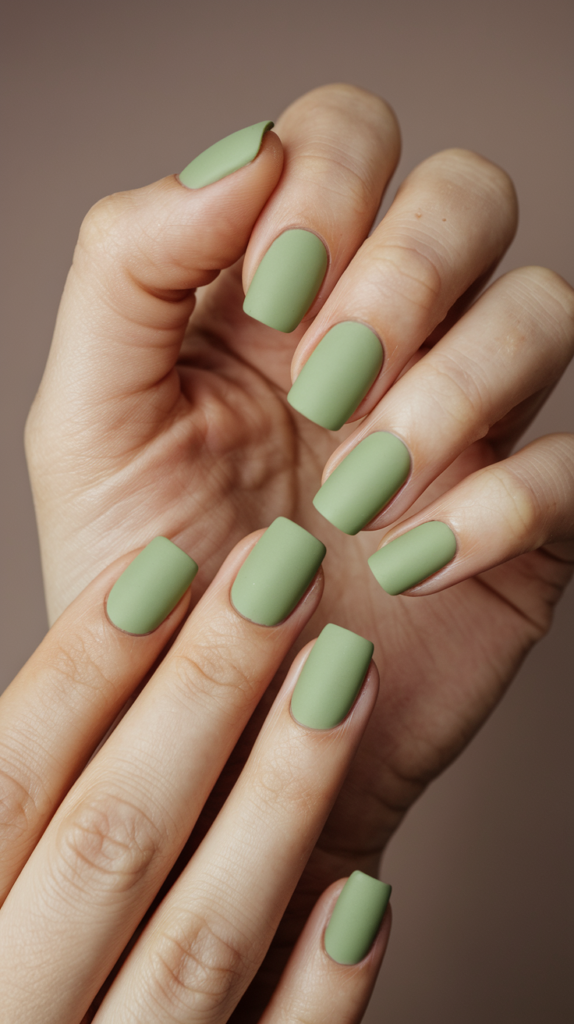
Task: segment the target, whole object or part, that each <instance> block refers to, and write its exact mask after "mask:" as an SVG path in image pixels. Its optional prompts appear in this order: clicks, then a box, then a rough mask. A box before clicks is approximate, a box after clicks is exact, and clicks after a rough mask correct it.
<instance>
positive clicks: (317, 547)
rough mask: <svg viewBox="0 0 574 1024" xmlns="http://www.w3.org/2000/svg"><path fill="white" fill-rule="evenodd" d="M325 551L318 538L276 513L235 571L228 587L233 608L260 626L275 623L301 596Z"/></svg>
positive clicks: (290, 610)
mask: <svg viewBox="0 0 574 1024" xmlns="http://www.w3.org/2000/svg"><path fill="white" fill-rule="evenodd" d="M325 552H326V548H325V545H324V544H322V543H321V541H320V540H317V538H316V537H313V535H312V534H311V533H308V532H307V530H304V529H303V527H302V526H298V525H297V523H293V522H292V521H291V520H290V519H285V518H284V517H283V516H279V518H278V519H275V520H274V522H272V523H271V526H269V527H268V528H267V529H266V531H265V533H264V534H263V535H262V536H261V537H260V538H259V540H258V541H257V544H256V545H255V547H254V548H253V550H252V551H250V552H249V554H248V556H247V558H246V559H245V561H244V563H243V565H242V566H241V568H240V570H239V572H238V573H237V576H236V578H235V583H234V584H233V586H232V588H231V602H232V604H233V606H234V608H236V610H237V611H238V612H239V614H240V615H243V616H244V618H246V619H250V620H251V622H256V623H257V624H258V625H260V626H276V625H277V624H278V623H279V622H282V621H283V619H286V618H287V616H288V615H290V614H291V612H292V611H293V609H294V608H295V606H296V605H297V604H298V603H299V601H300V600H301V598H302V597H303V594H304V593H305V591H306V590H307V587H308V586H309V584H310V583H311V581H312V580H313V577H314V576H315V574H316V573H317V570H318V568H319V566H320V565H321V562H322V561H323V559H324V557H325Z"/></svg>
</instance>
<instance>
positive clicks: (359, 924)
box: [325, 871, 391, 964]
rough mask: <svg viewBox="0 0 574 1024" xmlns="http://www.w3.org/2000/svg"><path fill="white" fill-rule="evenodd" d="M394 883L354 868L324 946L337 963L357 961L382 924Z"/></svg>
mask: <svg viewBox="0 0 574 1024" xmlns="http://www.w3.org/2000/svg"><path fill="white" fill-rule="evenodd" d="M390 896H391V886H390V885H387V883H386V882H379V880H378V878H372V877H371V875H365V874H363V872H362V871H353V874H352V875H351V876H350V878H348V879H347V881H346V882H345V885H344V887H343V889H342V890H341V894H340V896H339V899H338V900H337V902H336V903H335V909H334V910H333V913H332V914H331V920H330V921H329V924H328V925H327V929H326V931H325V949H326V950H327V953H328V954H329V956H330V957H331V959H332V960H335V961H336V962H337V963H338V964H358V963H359V962H360V961H361V960H362V959H363V957H365V956H366V955H367V953H368V952H369V950H370V948H371V946H372V945H373V942H374V941H375V938H376V935H377V932H378V930H379V928H380V927H381V923H382V920H383V917H384V915H385V910H386V909H387V906H388V903H389V899H390Z"/></svg>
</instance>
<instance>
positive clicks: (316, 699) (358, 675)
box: [291, 622, 375, 729]
mask: <svg viewBox="0 0 574 1024" xmlns="http://www.w3.org/2000/svg"><path fill="white" fill-rule="evenodd" d="M374 649H375V648H374V644H372V643H371V641H370V640H365V638H364V637H362V636H359V635H358V634H357V633H352V632H351V630H349V629H343V628H342V627H341V626H335V625H334V624H333V623H332V622H330V623H329V624H328V625H327V626H325V628H324V629H323V630H322V631H321V633H320V634H319V637H318V638H317V640H316V641H315V644H314V646H313V648H312V650H311V653H310V654H309V657H308V658H307V661H306V662H305V664H304V665H303V669H302V672H301V675H300V676H299V679H298V680H297V685H296V686H295V689H294V690H293V696H292V697H291V713H292V715H293V718H294V719H295V720H296V721H297V722H299V724H300V725H305V726H307V727H308V728H309V729H332V728H334V726H335V725H338V724H339V722H342V721H343V719H344V718H346V716H347V714H348V713H349V711H350V709H351V708H352V706H353V704H354V702H355V698H356V696H357V694H358V692H359V690H360V689H361V686H362V683H363V680H364V678H365V676H366V674H367V670H368V668H369V665H370V664H371V658H372V656H373V651H374Z"/></svg>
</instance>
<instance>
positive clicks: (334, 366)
mask: <svg viewBox="0 0 574 1024" xmlns="http://www.w3.org/2000/svg"><path fill="white" fill-rule="evenodd" d="M382 365H383V349H382V346H381V343H380V341H379V339H378V338H377V335H376V334H374V333H373V331H371V330H370V328H369V327H366V326H365V324H359V323H356V322H354V321H352V320H349V321H346V322H345V323H340V324H337V325H336V326H335V327H332V328H331V330H330V331H327V334H326V335H325V336H324V338H322V339H321V341H320V342H319V344H318V345H317V348H316V349H315V350H314V352H312V353H311V355H310V356H309V359H308V360H307V362H306V363H305V366H304V367H303V369H302V370H301V373H300V374H299V376H298V377H297V380H296V381H295V383H294V384H293V387H292V388H291V390H290V392H289V394H288V395H287V401H288V402H289V404H290V405H292V406H293V408H294V409H297V411H298V412H301V413H303V416H306V417H307V419H308V420H312V421H313V423H318V424H319V426H320V427H326V428H327V429H328V430H339V428H340V427H342V426H343V423H346V421H347V420H348V418H349V416H351V415H352V414H353V413H354V411H355V409H356V408H357V406H358V405H359V404H360V402H362V400H363V398H364V397H365V395H366V394H367V391H368V390H369V388H370V387H371V386H372V384H373V382H374V381H375V380H376V378H377V376H378V374H379V371H380V369H381V366H382Z"/></svg>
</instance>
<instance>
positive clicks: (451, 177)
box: [407, 147, 518, 221]
mask: <svg viewBox="0 0 574 1024" xmlns="http://www.w3.org/2000/svg"><path fill="white" fill-rule="evenodd" d="M429 171H430V172H431V173H435V174H436V175H437V177H438V179H439V180H440V181H441V182H442V183H443V184H444V187H445V188H447V189H448V190H449V191H451V190H452V189H453V188H454V189H455V190H456V191H455V194H456V195H459V193H460V196H461V198H462V197H463V196H466V197H467V198H468V195H469V192H470V194H471V195H472V194H474V195H475V196H476V197H477V198H480V199H481V201H482V202H483V203H484V201H487V202H491V203H493V204H494V205H495V206H496V207H497V208H500V207H501V206H502V210H503V211H505V212H506V213H507V214H510V215H511V217H512V220H513V221H514V220H515V219H516V217H517V216H518V199H517V196H516V189H515V187H514V182H513V181H512V178H511V177H510V175H509V174H507V172H506V171H505V170H504V169H503V168H502V167H499V166H498V164H495V163H493V162H492V160H488V159H487V157H484V156H481V154H480V153H475V152H474V150H471V149H463V148H458V147H453V148H451V149H444V150H441V152H440V153H435V154H433V156H430V157H428V159H426V160H424V161H423V162H422V163H421V164H419V166H418V167H417V168H415V170H414V172H412V175H411V176H410V177H411V178H412V177H417V178H418V176H419V172H422V173H423V174H425V175H426V174H428V172H429ZM407 180H408V179H407Z"/></svg>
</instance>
